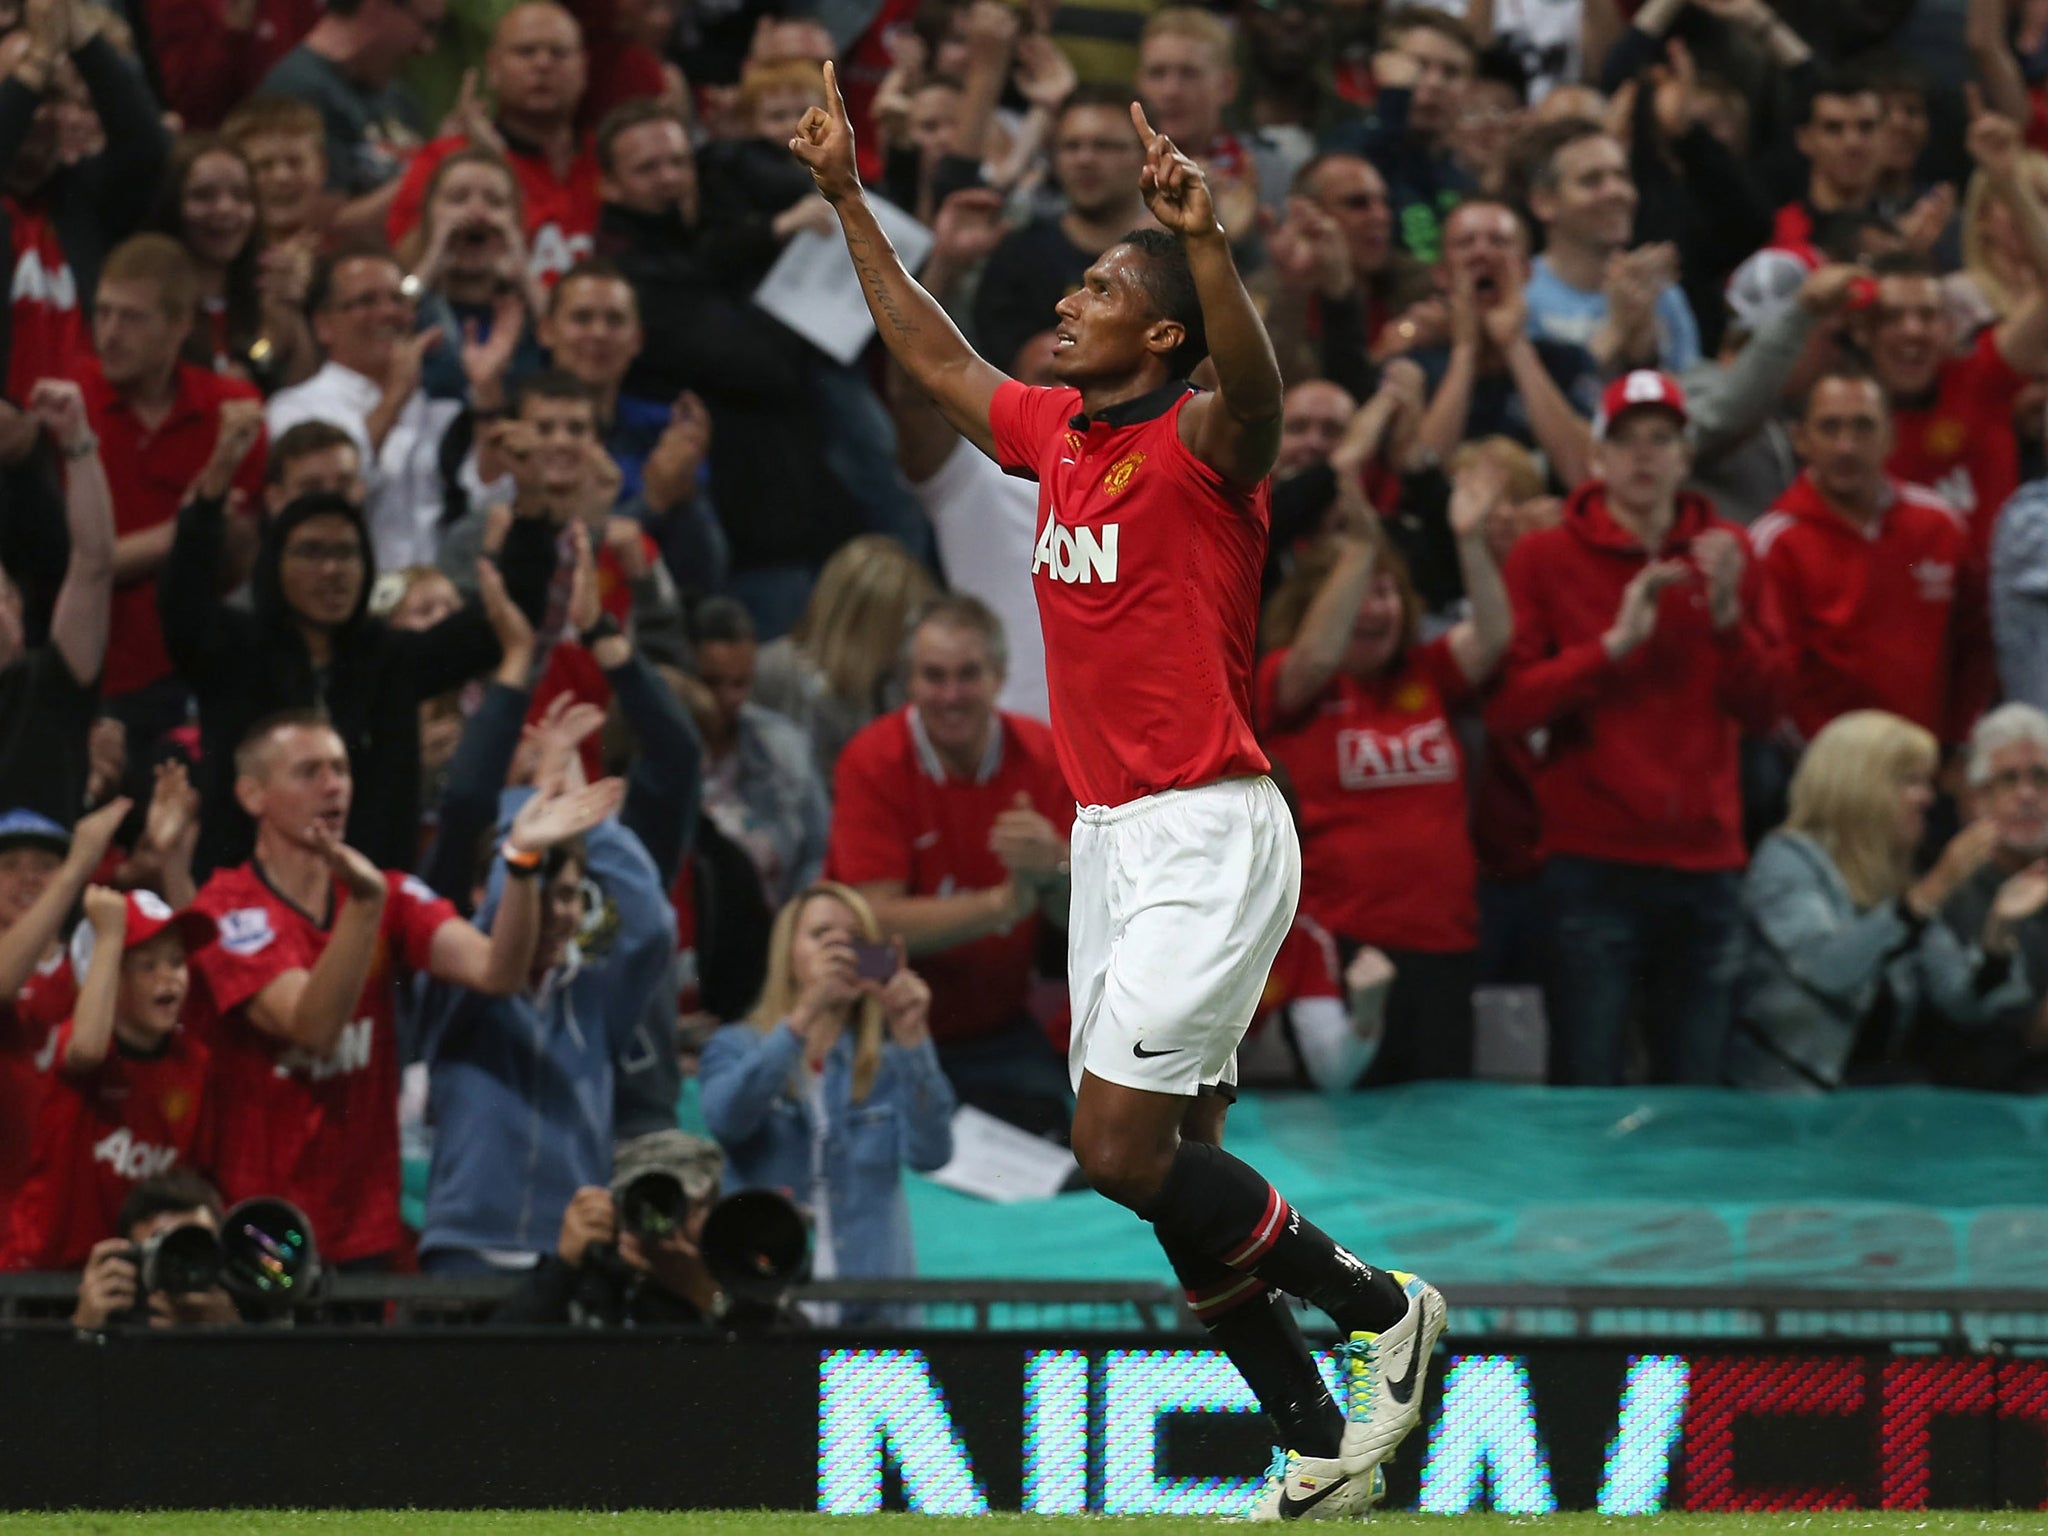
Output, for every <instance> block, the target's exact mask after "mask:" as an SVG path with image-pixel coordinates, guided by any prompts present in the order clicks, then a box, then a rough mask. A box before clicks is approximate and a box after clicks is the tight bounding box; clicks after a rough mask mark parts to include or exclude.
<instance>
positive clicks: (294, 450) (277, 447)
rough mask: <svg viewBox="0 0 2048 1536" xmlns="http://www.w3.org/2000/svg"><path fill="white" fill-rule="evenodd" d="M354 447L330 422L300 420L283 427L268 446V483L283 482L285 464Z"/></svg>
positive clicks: (350, 440) (345, 435) (353, 442)
mask: <svg viewBox="0 0 2048 1536" xmlns="http://www.w3.org/2000/svg"><path fill="white" fill-rule="evenodd" d="M355 446H356V440H355V439H354V438H352V437H350V436H349V435H348V433H347V432H345V431H343V430H342V429H341V428H340V427H337V426H336V425H335V424H334V423H333V422H331V421H302V422H300V423H298V424H297V425H296V426H291V427H286V428H285V429H284V431H283V432H282V433H280V434H279V435H278V436H277V437H276V438H275V439H273V440H272V442H271V444H270V473H269V481H270V483H271V484H272V485H278V484H280V483H282V482H283V480H284V471H285V466H286V465H287V464H295V463H297V462H298V461H299V460H300V459H303V458H306V457H308V456H310V455H312V454H316V453H325V452H326V451H327V450H328V449H330V448H353V447H355Z"/></svg>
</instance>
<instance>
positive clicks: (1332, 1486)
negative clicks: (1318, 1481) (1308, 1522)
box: [1280, 1477, 1344, 1520]
mask: <svg viewBox="0 0 2048 1536" xmlns="http://www.w3.org/2000/svg"><path fill="white" fill-rule="evenodd" d="M1343 1486H1344V1479H1343V1478H1341V1477H1333V1478H1331V1479H1330V1480H1329V1481H1328V1482H1327V1483H1325V1484H1323V1486H1322V1487H1320V1488H1318V1489H1317V1490H1316V1491H1315V1492H1314V1493H1312V1494H1310V1495H1309V1496H1308V1497H1307V1498H1305V1499H1293V1498H1289V1497H1288V1496H1287V1491H1286V1490H1285V1489H1284V1488H1283V1489H1282V1490H1281V1491H1280V1518H1281V1519H1282V1520H1299V1519H1300V1518H1301V1517H1302V1516H1303V1515H1305V1514H1307V1513H1308V1512H1309V1511H1310V1510H1312V1509H1314V1508H1315V1507H1316V1506H1317V1505H1318V1504H1320V1503H1322V1502H1323V1500H1325V1499H1327V1498H1328V1497H1329V1496H1330V1495H1331V1494H1333V1493H1335V1492H1336V1491H1337V1490H1338V1489H1339V1488H1341V1487H1343Z"/></svg>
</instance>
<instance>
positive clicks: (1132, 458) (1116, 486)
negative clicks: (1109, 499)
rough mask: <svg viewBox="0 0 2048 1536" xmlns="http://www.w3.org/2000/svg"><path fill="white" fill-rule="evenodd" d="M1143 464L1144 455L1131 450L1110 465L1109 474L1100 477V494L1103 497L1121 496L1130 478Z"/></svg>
mask: <svg viewBox="0 0 2048 1536" xmlns="http://www.w3.org/2000/svg"><path fill="white" fill-rule="evenodd" d="M1144 462H1145V455H1144V454H1142V453H1139V452H1138V451H1137V450H1136V449H1133V450H1132V451H1131V452H1129V453H1127V454H1125V455H1124V456H1123V457H1122V458H1120V459H1118V460H1117V461H1116V462H1115V463H1114V464H1112V465H1110V466H1109V473H1108V474H1106V475H1104V476H1103V477H1102V494H1103V495H1105V496H1120V495H1122V494H1123V492H1124V491H1125V489H1126V488H1128V487H1129V485H1130V483H1131V477H1132V476H1133V475H1135V474H1137V472H1138V467H1139V466H1140V465H1141V464H1143V463H1144Z"/></svg>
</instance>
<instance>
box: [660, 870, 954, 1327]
mask: <svg viewBox="0 0 2048 1536" xmlns="http://www.w3.org/2000/svg"><path fill="white" fill-rule="evenodd" d="M884 973H886V974H884ZM930 1007H931V990H930V989H929V988H928V987H926V986H925V984H924V982H923V981H922V980H921V979H919V977H918V976H917V974H916V973H915V972H913V971H911V970H909V969H907V968H906V967H905V966H904V963H903V941H902V940H901V939H900V938H898V939H896V940H894V941H893V942H890V943H885V942H883V939H882V932H881V927H880V925H879V924H877V923H876V921H875V914H874V910H873V909H872V908H871V907H869V905H868V903H867V900H866V898H865V897H863V896H862V895H861V894H860V893H859V892H858V891H856V890H854V889H852V888H851V887H850V886H844V885H839V884H836V883H834V882H831V881H820V882H818V883H817V884H816V885H812V886H810V887H808V888H806V889H805V890H803V891H801V892H799V893H798V894H797V895H796V896H795V897H794V898H792V899H791V900H790V902H789V903H788V904H787V905H786V906H784V907H783V909H782V911H781V912H780V913H779V914H777V916H776V919H775V929H774V932H773V933H772V934H771V935H770V937H769V941H768V974H767V978H766V980H765V981H764V982H763V984H762V987H761V996H760V1000H759V1001H758V1002H756V1003H755V1004H754V1008H753V1012H752V1013H751V1014H749V1015H748V1017H747V1018H746V1019H745V1020H744V1021H743V1022H741V1023H738V1024H728V1025H726V1026H725V1027H724V1028H723V1029H721V1030H719V1031H718V1033H717V1034H715V1035H713V1036H712V1037H711V1040H710V1042H709V1043H708V1044H707V1045H706V1046H705V1047H704V1055H703V1060H702V1063H701V1066H700V1068H699V1073H700V1079H701V1094H702V1097H701V1102H702V1105H703V1109H704V1123H705V1125H706V1126H707V1127H709V1129H710V1131H711V1134H712V1135H713V1136H714V1137H716V1138H717V1140H718V1144H719V1145H720V1146H721V1147H723V1148H724V1149H725V1155H726V1159H727V1170H728V1177H727V1188H728V1189H781V1190H788V1191H790V1192H791V1193H792V1194H793V1195H794V1197H795V1198H796V1200H797V1203H798V1204H800V1205H807V1206H808V1207H809V1208H810V1211H811V1217H812V1220H813V1221H814V1222H815V1223H816V1241H815V1242H814V1244H813V1251H812V1260H811V1267H812V1275H813V1277H814V1278H817V1279H821V1280H823V1279H831V1278H833V1277H835V1276H836V1277H844V1278H849V1279H889V1278H895V1277H900V1276H907V1275H911V1274H914V1273H916V1269H917V1261H916V1255H915V1253H914V1251H913V1249H912V1245H911V1237H910V1207H909V1205H908V1204H907V1202H906V1201H905V1200H904V1196H903V1166H904V1164H906V1163H907V1164H909V1165H910V1166H911V1167H912V1168H915V1169H917V1170H919V1171H920V1172H930V1171H931V1170H932V1169H934V1168H939V1167H942V1166H943V1165H944V1164H945V1163H946V1162H948V1161H949V1160H950V1159H951V1158H952V1156H953V1130H952V1122H953V1104H954V1100H953V1088H952V1085H951V1084H950V1083H948V1082H947V1081H946V1075H945V1073H944V1072H943V1071H942V1070H941V1069H940V1067H939V1057H938V1052H937V1051H936V1050H935V1049H933V1046H932V1040H931V1031H930V1029H929V1027H928V1020H927V1015H928V1012H929V1009H930ZM861 1310H862V1309H858V1308H851V1307H849V1308H848V1309H847V1310H846V1314H845V1315H844V1316H843V1317H842V1318H841V1319H840V1320H841V1321H842V1322H847V1323H853V1322H858V1321H862V1320H863V1318H862V1317H861V1316H860V1315H859V1314H860V1312H861ZM876 1316H877V1314H876V1313H875V1311H874V1309H868V1310H867V1316H866V1318H865V1320H867V1321H874V1320H876Z"/></svg>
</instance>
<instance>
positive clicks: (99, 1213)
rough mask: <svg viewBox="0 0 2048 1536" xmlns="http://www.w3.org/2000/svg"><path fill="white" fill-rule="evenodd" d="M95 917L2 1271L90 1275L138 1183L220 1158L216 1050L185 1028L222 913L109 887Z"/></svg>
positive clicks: (79, 957)
mask: <svg viewBox="0 0 2048 1536" xmlns="http://www.w3.org/2000/svg"><path fill="white" fill-rule="evenodd" d="M85 918H86V925H85V927H84V928H82V929H81V930H80V932H79V934H78V935H77V937H75V938H74V939H73V941H72V967H73V969H74V970H75V971H77V972H78V974H79V976H80V978H81V980H80V983H79V988H78V1001H77V1003H76V1005H75V1006H74V1008H73V1010H72V1014H71V1017H70V1018H68V1019H66V1020H65V1021H64V1023H63V1024H62V1025H61V1026H60V1027H59V1029H58V1031H57V1041H56V1059H55V1061H54V1062H53V1063H52V1065H51V1077H50V1085H49V1088H48V1091H47V1092H46V1093H45V1095H44V1098H43V1101H42V1105H41V1108H40V1110H39V1112H38V1114H37V1117H36V1133H35V1149H34V1153H33V1155H32V1159H31V1162H30V1167H29V1176H28V1181H27V1182H26V1183H25V1184H24V1185H23V1187H22V1191H21V1195H20V1197H19V1198H18V1199H17V1200H16V1201H15V1203H14V1210H13V1213H12V1217H11V1219H10V1221H9V1223H8V1229H7V1238H6V1242H5V1244H4V1246H0V1269H72V1268H76V1267H77V1266H78V1265H81V1264H83V1263H84V1262H85V1260H86V1257H87V1256H88V1255H89V1254H90V1253H91V1252H92V1246H93V1244H94V1243H96V1242H98V1241H100V1240H101V1239H102V1238H104V1237H105V1236H106V1235H107V1234H108V1233H109V1232H111V1231H113V1230H114V1226H115V1222H116V1220H117V1218H118V1217H119V1215H120V1212H121V1206H122V1203H123V1202H124V1201H126V1200H127V1198H128V1196H129V1194H130V1192H131V1191H132V1190H133V1189H134V1188H135V1186H136V1185H137V1184H138V1183H140V1182H141V1181H142V1180H144V1179H147V1178H152V1177H154V1176H155V1175H157V1174H160V1173H165V1172H168V1171H169V1170H170V1169H172V1168H174V1167H177V1166H179V1165H181V1164H184V1165H190V1164H192V1163H194V1162H204V1161H205V1160H206V1158H207V1155H208V1154H207V1149H206V1148H205V1147H204V1145H203V1140H202V1136H203V1127H204V1126H205V1095H204V1089H205V1083H206V1067H207V1052H206V1048H205V1047H204V1046H203V1045H201V1044H199V1042H198V1041H197V1040H196V1039H194V1037H193V1034H192V1032H191V1031H189V1030H187V1029H186V1028H185V1027H184V1022H185V1018H186V1005H187V1000H188V997H189V995H190V988H191V972H190V970H189V969H188V968H187V965H186V957H187V956H188V955H189V954H191V953H193V952H195V951H197V950H200V949H204V948H205V947H206V946H207V945H208V944H211V943H212V942H213V939H214V924H213V919H212V918H210V917H208V916H206V915H205V914H204V913H202V912H195V911H193V910H191V909H190V908H187V909H186V910H185V911H183V912H173V911H172V910H171V909H170V907H169V906H167V905H166V904H165V903H164V900H163V898H162V897H160V896H158V895H156V894H155V893H154V892H151V891H135V892H132V893H131V894H129V895H127V896H123V895H121V893H120V892H118V891H111V890H108V889H107V888H106V887H105V886H98V885H95V886H90V887H88V888H87V890H86V893H85Z"/></svg>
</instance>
